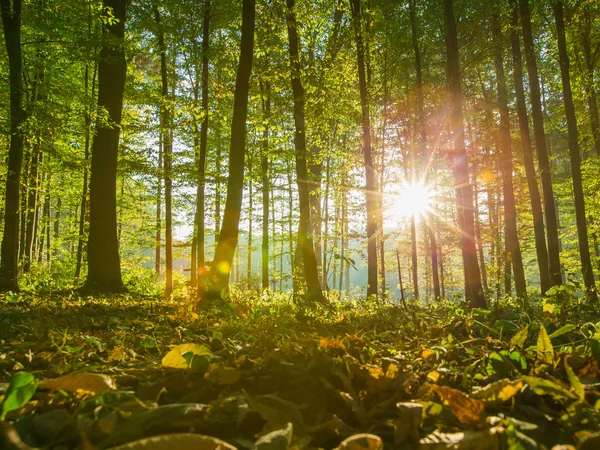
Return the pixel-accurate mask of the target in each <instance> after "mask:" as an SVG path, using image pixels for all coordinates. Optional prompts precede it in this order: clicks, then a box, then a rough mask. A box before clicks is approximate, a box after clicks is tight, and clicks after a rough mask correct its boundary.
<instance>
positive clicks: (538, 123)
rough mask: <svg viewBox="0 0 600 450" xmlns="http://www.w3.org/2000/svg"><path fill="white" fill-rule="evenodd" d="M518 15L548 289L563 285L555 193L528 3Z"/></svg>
mask: <svg viewBox="0 0 600 450" xmlns="http://www.w3.org/2000/svg"><path fill="white" fill-rule="evenodd" d="M519 6H520V11H521V28H522V30H523V43H524V44H525V58H526V61H527V73H528V75H529V96H530V99H531V112H532V116H533V130H534V136H535V147H536V151H537V156H538V165H539V172H540V177H541V180H542V194H543V201H544V215H545V217H546V232H547V241H548V268H549V274H548V276H549V281H550V286H555V285H559V284H562V277H561V268H560V244H559V242H558V217H557V214H556V209H555V208H554V192H553V188H552V170H551V168H550V158H549V154H548V147H547V144H546V134H545V132H544V119H543V116H542V103H541V94H540V85H539V77H538V71H537V62H536V54H535V47H534V43H533V34H532V31H531V13H530V11H529V0H519Z"/></svg>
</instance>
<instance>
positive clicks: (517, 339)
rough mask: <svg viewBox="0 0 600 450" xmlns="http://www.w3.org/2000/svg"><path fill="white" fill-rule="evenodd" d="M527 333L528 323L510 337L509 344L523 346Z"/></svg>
mask: <svg viewBox="0 0 600 450" xmlns="http://www.w3.org/2000/svg"><path fill="white" fill-rule="evenodd" d="M528 335H529V325H525V328H522V329H521V330H519V332H518V333H517V334H515V335H514V336H513V337H512V339H511V340H510V345H511V346H513V347H520V348H523V346H524V345H525V341H526V340H527V336H528Z"/></svg>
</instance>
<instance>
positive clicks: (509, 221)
mask: <svg viewBox="0 0 600 450" xmlns="http://www.w3.org/2000/svg"><path fill="white" fill-rule="evenodd" d="M492 34H493V36H494V64H495V66H496V84H497V88H498V107H499V109H500V128H499V130H498V134H499V139H498V147H499V149H500V164H501V172H502V195H503V197H504V226H505V230H506V237H505V242H506V250H507V252H508V253H509V257H510V259H511V261H512V267H513V273H514V277H515V289H516V292H517V296H519V297H521V298H524V297H525V296H526V295H527V286H526V284H525V271H524V270H523V259H522V257H521V247H520V245H519V236H518V234H517V209H516V206H515V192H514V187H513V161H512V148H511V142H510V115H509V112H508V93H507V89H506V76H505V74H504V56H503V48H504V41H503V39H502V30H501V28H500V19H499V17H498V16H497V15H494V17H493V19H492ZM509 284H510V283H509ZM508 291H509V292H508V293H510V289H508Z"/></svg>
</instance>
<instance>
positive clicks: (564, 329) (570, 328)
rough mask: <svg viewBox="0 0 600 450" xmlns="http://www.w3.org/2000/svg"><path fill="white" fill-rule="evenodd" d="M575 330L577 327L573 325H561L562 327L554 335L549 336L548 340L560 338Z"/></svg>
mask: <svg viewBox="0 0 600 450" xmlns="http://www.w3.org/2000/svg"><path fill="white" fill-rule="evenodd" d="M576 329H577V326H576V325H573V324H567V325H563V326H562V327H560V328H559V329H558V330H556V331H555V332H554V333H552V334H551V335H550V339H555V338H557V337H559V336H562V335H564V334H568V333H570V332H572V331H575V330H576Z"/></svg>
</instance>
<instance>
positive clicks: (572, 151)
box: [553, 0, 598, 302]
mask: <svg viewBox="0 0 600 450" xmlns="http://www.w3.org/2000/svg"><path fill="white" fill-rule="evenodd" d="M553 7H554V21H555V23H556V33H557V36H558V56H559V60H560V75H561V79H562V91H563V100H564V102H565V115H566V118H567V131H568V138H567V139H568V142H569V155H570V160H571V176H572V179H573V195H574V197H575V219H576V222H577V237H578V240H579V256H580V257H581V271H582V272H583V282H584V284H585V288H586V291H587V296H588V299H589V300H590V301H593V302H596V301H598V295H597V293H596V284H595V282H594V269H593V267H592V260H591V257H590V245H589V241H588V234H587V223H586V216H585V197H584V195H583V181H582V178H581V154H580V149H579V132H578V130H577V118H576V117H575V106H574V105H573V93H572V92H571V75H570V73H569V56H568V54H567V41H566V38H565V22H564V13H563V2H562V0H556V1H555V2H554V4H553Z"/></svg>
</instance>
